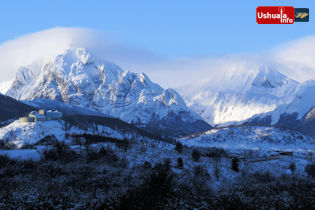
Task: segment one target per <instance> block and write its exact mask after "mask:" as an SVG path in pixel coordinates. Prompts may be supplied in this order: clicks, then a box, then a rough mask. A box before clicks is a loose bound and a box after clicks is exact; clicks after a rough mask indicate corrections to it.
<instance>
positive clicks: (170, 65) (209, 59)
mask: <svg viewBox="0 0 315 210" xmlns="http://www.w3.org/2000/svg"><path fill="white" fill-rule="evenodd" d="M69 47H84V48H87V49H88V50H90V51H92V53H94V54H96V55H97V56H99V57H102V58H103V59H107V60H110V61H113V62H115V63H117V64H118V65H120V66H121V67H122V68H123V69H125V70H130V71H133V72H145V73H147V74H148V75H149V77H150V78H151V79H152V81H154V82H157V83H159V84H161V85H162V86H163V87H165V88H166V87H179V86H184V85H188V84H191V83H194V84H196V83H201V82H203V81H204V82H206V81H207V82H209V83H211V84H213V85H214V86H220V85H222V84H226V82H228V80H231V78H230V77H229V75H231V73H233V74H235V72H236V73H238V74H239V75H240V78H241V76H242V74H244V73H246V71H248V69H251V68H259V67H260V66H266V65H267V66H271V67H272V68H276V70H278V71H280V72H282V73H284V74H286V75H288V76H289V77H291V78H293V79H295V80H297V81H300V82H303V81H305V80H308V79H315V36H309V37H305V38H302V39H299V40H297V41H292V42H290V43H287V44H283V45H280V46H278V47H276V48H274V49H271V50H269V51H266V52H261V53H250V54H241V55H225V56H214V55H210V56H203V57H191V58H175V59H168V58H166V57H163V56H160V55H156V54H154V53H152V52H150V51H148V50H145V49H141V48H136V47H132V46H131V45H129V44H125V43H122V42H119V41H117V40H114V39H112V38H110V37H109V36H108V35H107V34H106V35H105V34H101V33H100V32H96V31H93V30H89V29H83V28H61V27H56V28H53V29H49V30H45V31H41V32H37V33H34V34H30V35H26V36H23V37H21V38H18V39H16V40H11V41H7V42H5V43H3V44H2V45H0V67H1V68H0V75H1V77H0V82H1V81H4V80H8V79H11V78H13V77H14V76H15V73H16V71H17V69H18V68H19V67H20V66H25V65H30V64H31V63H33V62H34V61H38V60H41V61H42V60H44V61H45V60H47V59H51V58H52V57H54V56H55V55H57V54H58V53H60V52H62V51H64V50H65V49H67V48H69Z"/></svg>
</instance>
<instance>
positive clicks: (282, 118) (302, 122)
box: [246, 81, 315, 136]
mask: <svg viewBox="0 0 315 210" xmlns="http://www.w3.org/2000/svg"><path fill="white" fill-rule="evenodd" d="M314 97H315V81H306V82H304V83H302V84H300V85H299V86H298V88H297V91H296V93H295V95H294V98H293V99H292V100H291V101H290V102H288V103H284V104H281V105H279V106H278V107H277V108H276V109H275V110H273V111H271V112H267V113H263V114H258V115H255V116H253V117H252V118H251V119H249V120H248V121H247V122H246V123H247V124H256V125H259V124H271V125H280V126H284V127H290V128H295V129H298V130H301V131H303V132H304V133H306V134H308V135H312V136H314V132H313V126H312V125H313V124H314V107H315V100H314Z"/></svg>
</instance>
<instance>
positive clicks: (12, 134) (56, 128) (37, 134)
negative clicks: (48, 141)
mask: <svg viewBox="0 0 315 210" xmlns="http://www.w3.org/2000/svg"><path fill="white" fill-rule="evenodd" d="M83 133H86V134H94V135H102V136H106V137H111V138H116V139H124V138H126V139H130V138H132V134H131V133H120V132H118V131H116V130H113V129H111V128H109V127H106V126H101V125H98V126H94V127H89V128H88V129H87V130H82V129H80V128H78V127H75V126H71V127H70V128H69V129H67V130H66V129H65V122H64V121H46V122H19V121H18V120H16V121H14V122H12V123H11V124H9V125H7V126H5V127H2V128H0V140H1V139H2V140H6V141H10V142H11V143H14V144H16V145H17V146H18V147H21V146H23V145H25V144H35V143H36V142H37V141H39V140H41V139H43V138H44V137H46V136H53V135H54V136H55V137H56V138H57V139H58V140H59V141H63V140H66V134H83Z"/></svg>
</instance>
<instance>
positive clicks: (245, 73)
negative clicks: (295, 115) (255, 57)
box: [178, 66, 299, 125]
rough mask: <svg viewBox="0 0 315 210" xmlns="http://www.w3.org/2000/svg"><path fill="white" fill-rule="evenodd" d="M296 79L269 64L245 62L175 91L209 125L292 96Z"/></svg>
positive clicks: (227, 121)
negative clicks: (201, 82) (240, 65)
mask: <svg viewBox="0 0 315 210" xmlns="http://www.w3.org/2000/svg"><path fill="white" fill-rule="evenodd" d="M298 86H299V83H298V82H296V81H294V80H292V79H290V78H288V77H286V76H285V75H283V74H281V73H279V72H278V71H276V70H273V69H271V68H269V67H262V66H245V67H243V69H239V68H235V69H233V70H232V71H229V72H228V71H227V73H226V74H224V75H223V77H215V76H214V78H210V82H206V83H203V84H201V85H199V84H197V85H191V86H189V87H183V88H180V89H179V90H178V91H179V92H180V94H182V95H183V96H184V100H185V102H186V104H187V105H188V106H189V107H190V108H191V109H192V110H193V111H195V112H197V113H198V114H200V115H201V116H202V117H203V118H204V119H205V120H206V121H207V122H208V123H210V124H211V125H228V124H234V123H240V122H243V121H246V120H247V119H249V118H251V117H252V116H254V115H257V114H261V113H266V112H270V111H273V110H274V109H276V108H277V107H278V106H279V105H281V104H286V103H289V102H290V101H291V100H293V99H294V97H295V94H296V91H297V89H298Z"/></svg>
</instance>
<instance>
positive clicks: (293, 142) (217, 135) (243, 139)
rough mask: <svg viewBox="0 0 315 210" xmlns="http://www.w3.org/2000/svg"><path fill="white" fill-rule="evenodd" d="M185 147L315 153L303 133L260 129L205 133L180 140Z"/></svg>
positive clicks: (248, 127)
mask: <svg viewBox="0 0 315 210" xmlns="http://www.w3.org/2000/svg"><path fill="white" fill-rule="evenodd" d="M179 141H181V142H182V143H183V144H185V145H188V146H198V147H219V148H224V149H232V150H242V149H252V150H265V151H270V150H271V151H272V150H285V151H296V152H298V151H300V152H301V151H309V152H314V151H315V140H314V139H313V138H312V137H310V136H306V135H303V134H302V133H300V132H297V131H293V130H288V129H282V128H275V127H260V126H243V127H232V128H219V129H212V130H209V131H207V132H205V133H202V134H198V135H192V136H188V137H183V138H180V139H179Z"/></svg>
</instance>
